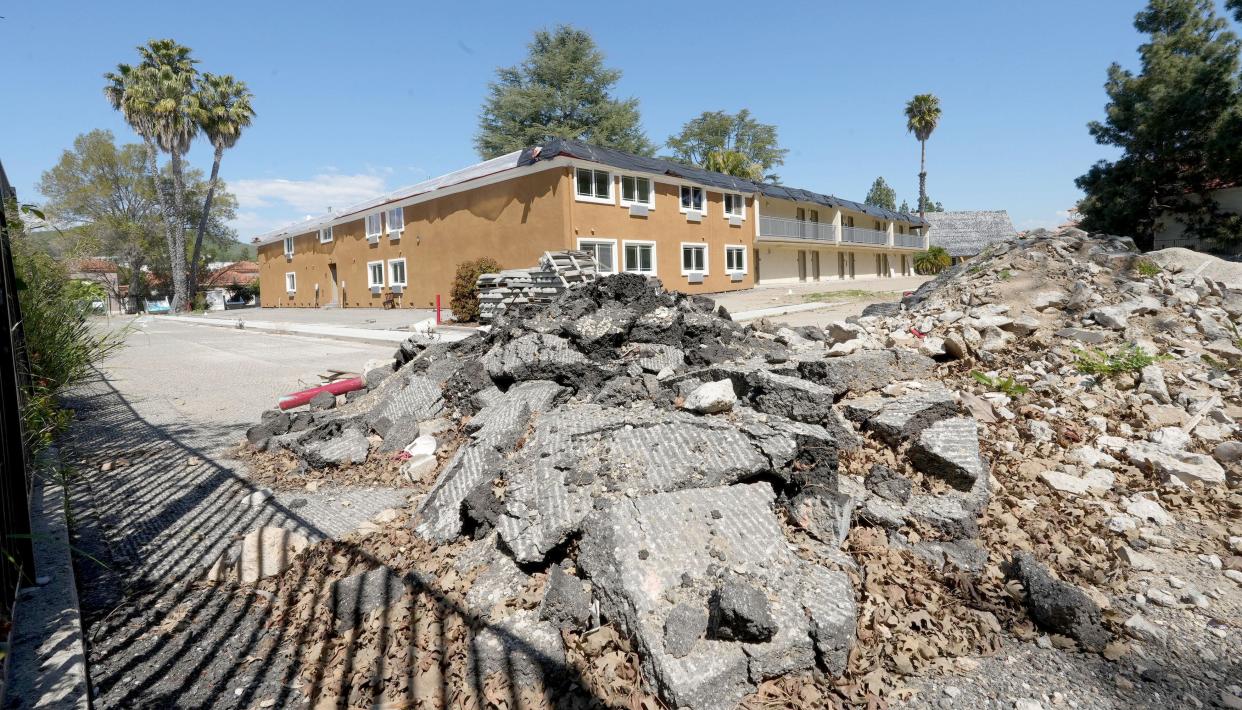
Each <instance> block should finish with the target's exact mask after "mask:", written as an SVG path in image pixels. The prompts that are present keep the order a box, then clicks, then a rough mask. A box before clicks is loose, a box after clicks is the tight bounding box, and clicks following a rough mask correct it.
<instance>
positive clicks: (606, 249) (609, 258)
mask: <svg viewBox="0 0 1242 710" xmlns="http://www.w3.org/2000/svg"><path fill="white" fill-rule="evenodd" d="M616 245H617V243H616V242H614V241H604V240H596V239H579V240H578V248H579V249H581V250H582V251H585V252H588V253H589V254H590V255H591V256H593V257H595V263H596V264H597V265H598V266H599V270H600V273H603V274H615V273H617V255H616V253H615V251H616Z"/></svg>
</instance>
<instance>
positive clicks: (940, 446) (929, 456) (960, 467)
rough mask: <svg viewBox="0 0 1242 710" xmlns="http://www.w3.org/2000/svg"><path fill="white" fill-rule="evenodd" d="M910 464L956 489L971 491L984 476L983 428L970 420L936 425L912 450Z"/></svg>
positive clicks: (921, 435) (947, 420)
mask: <svg viewBox="0 0 1242 710" xmlns="http://www.w3.org/2000/svg"><path fill="white" fill-rule="evenodd" d="M910 462H911V463H913V464H914V467H915V468H917V469H918V470H920V471H922V472H923V473H926V474H928V475H930V476H936V477H938V478H941V479H944V480H945V481H947V482H948V483H949V484H950V485H952V486H954V487H955V488H959V489H962V490H967V489H969V488H971V486H973V485H974V483H975V481H976V480H977V479H978V478H979V476H980V475H981V474H982V472H983V460H982V458H980V455H979V425H978V424H977V423H975V420H974V419H971V418H970V417H952V418H950V419H944V420H941V421H938V422H935V423H934V424H932V425H931V426H929V427H927V428H926V429H924V430H923V431H922V432H921V433H919V435H918V436H917V437H916V438H915V440H914V443H913V444H912V445H911V447H910Z"/></svg>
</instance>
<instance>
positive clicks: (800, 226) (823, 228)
mask: <svg viewBox="0 0 1242 710" xmlns="http://www.w3.org/2000/svg"><path fill="white" fill-rule="evenodd" d="M759 236H761V237H777V238H785V239H815V240H817V241H823V242H833V241H836V234H835V233H834V228H833V225H831V224H827V223H823V222H808V221H806V220H804V219H786V218H784V217H760V218H759Z"/></svg>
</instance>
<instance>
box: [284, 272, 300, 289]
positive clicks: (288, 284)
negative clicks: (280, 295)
mask: <svg viewBox="0 0 1242 710" xmlns="http://www.w3.org/2000/svg"><path fill="white" fill-rule="evenodd" d="M297 290H298V275H297V274H295V273H294V272H292V271H290V272H288V273H286V274H285V291H286V292H287V293H294V292H295V291H297Z"/></svg>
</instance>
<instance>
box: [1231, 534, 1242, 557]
mask: <svg viewBox="0 0 1242 710" xmlns="http://www.w3.org/2000/svg"><path fill="white" fill-rule="evenodd" d="M1229 549H1230V550H1233V551H1234V552H1235V553H1237V554H1239V555H1242V537H1238V536H1237V535H1230V536H1229Z"/></svg>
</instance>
